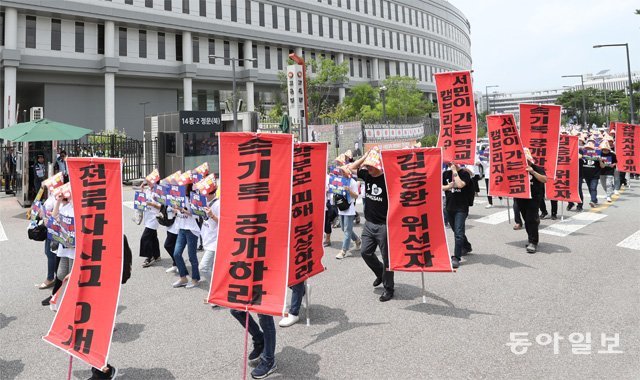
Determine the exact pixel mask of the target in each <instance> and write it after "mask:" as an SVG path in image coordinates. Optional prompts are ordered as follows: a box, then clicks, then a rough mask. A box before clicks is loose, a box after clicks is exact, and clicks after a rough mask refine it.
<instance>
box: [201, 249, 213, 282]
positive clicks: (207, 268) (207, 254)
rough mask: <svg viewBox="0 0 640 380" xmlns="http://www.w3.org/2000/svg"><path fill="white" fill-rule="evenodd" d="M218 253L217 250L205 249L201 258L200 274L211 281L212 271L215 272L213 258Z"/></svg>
mask: <svg viewBox="0 0 640 380" xmlns="http://www.w3.org/2000/svg"><path fill="white" fill-rule="evenodd" d="M215 255H216V251H204V255H202V260H200V266H199V267H198V270H199V271H200V274H201V275H202V276H203V277H205V278H206V279H207V280H209V281H211V272H213V258H214V257H215Z"/></svg>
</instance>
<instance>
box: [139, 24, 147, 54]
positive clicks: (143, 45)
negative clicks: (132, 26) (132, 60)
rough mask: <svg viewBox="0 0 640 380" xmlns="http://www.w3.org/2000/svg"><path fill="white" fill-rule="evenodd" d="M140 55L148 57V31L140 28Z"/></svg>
mask: <svg viewBox="0 0 640 380" xmlns="http://www.w3.org/2000/svg"><path fill="white" fill-rule="evenodd" d="M138 56H139V57H140V58H147V31H146V30H138Z"/></svg>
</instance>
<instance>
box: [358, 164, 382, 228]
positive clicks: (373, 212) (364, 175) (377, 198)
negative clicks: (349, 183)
mask: <svg viewBox="0 0 640 380" xmlns="http://www.w3.org/2000/svg"><path fill="white" fill-rule="evenodd" d="M358 178H360V179H362V180H363V181H364V192H365V194H364V217H365V219H367V221H368V222H371V223H374V224H386V223H387V210H388V209H389V199H388V198H387V185H386V184H385V183H384V174H383V175H381V176H379V177H373V176H371V175H370V174H369V172H368V171H366V170H364V169H361V170H359V171H358Z"/></svg>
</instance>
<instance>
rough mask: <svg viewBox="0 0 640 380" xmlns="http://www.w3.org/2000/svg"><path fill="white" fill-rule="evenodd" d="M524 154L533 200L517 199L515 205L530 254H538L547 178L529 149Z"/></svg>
mask: <svg viewBox="0 0 640 380" xmlns="http://www.w3.org/2000/svg"><path fill="white" fill-rule="evenodd" d="M524 154H525V157H526V158H527V172H528V173H529V179H530V181H531V199H523V198H516V199H515V203H517V205H518V209H519V210H520V212H521V213H522V217H523V219H524V227H525V229H526V230H527V237H528V241H529V243H528V244H527V252H528V253H532V254H533V253H536V251H537V250H538V240H539V236H538V235H539V234H538V227H539V226H540V215H539V214H538V212H539V210H540V202H541V201H542V200H543V199H544V184H545V183H547V176H546V173H545V172H544V168H543V167H541V166H538V165H536V164H535V160H534V159H533V156H531V152H530V151H529V149H528V148H524Z"/></svg>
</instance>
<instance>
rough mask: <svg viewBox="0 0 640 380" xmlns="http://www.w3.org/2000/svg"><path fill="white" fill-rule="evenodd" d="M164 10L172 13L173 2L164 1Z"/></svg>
mask: <svg viewBox="0 0 640 380" xmlns="http://www.w3.org/2000/svg"><path fill="white" fill-rule="evenodd" d="M164 10H165V11H171V0H164Z"/></svg>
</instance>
